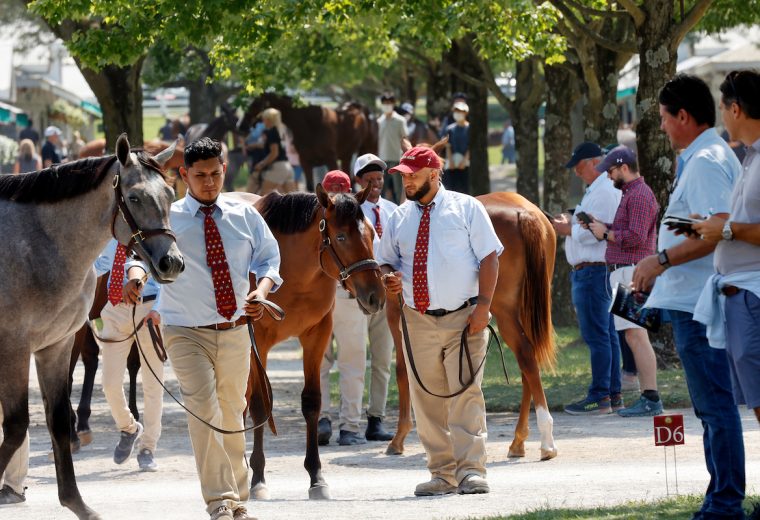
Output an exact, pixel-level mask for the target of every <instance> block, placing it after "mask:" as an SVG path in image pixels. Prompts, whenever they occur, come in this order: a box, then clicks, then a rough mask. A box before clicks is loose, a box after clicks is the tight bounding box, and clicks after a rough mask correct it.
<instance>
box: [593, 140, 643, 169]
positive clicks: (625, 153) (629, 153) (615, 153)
mask: <svg viewBox="0 0 760 520" xmlns="http://www.w3.org/2000/svg"><path fill="white" fill-rule="evenodd" d="M622 164H627V165H628V166H633V167H637V163H636V154H635V153H634V152H633V150H631V149H630V148H628V147H627V146H623V145H620V146H616V147H615V148H613V149H612V150H610V153H608V154H607V156H606V157H605V158H604V159H602V162H600V163H599V164H597V165H596V171H598V172H600V173H601V172H606V171H609V169H610V168H612V167H613V166H620V165H622Z"/></svg>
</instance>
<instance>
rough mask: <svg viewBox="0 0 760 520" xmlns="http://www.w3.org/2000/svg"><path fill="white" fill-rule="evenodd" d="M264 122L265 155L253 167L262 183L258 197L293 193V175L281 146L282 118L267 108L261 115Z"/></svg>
mask: <svg viewBox="0 0 760 520" xmlns="http://www.w3.org/2000/svg"><path fill="white" fill-rule="evenodd" d="M261 120H262V121H263V122H264V134H263V135H262V137H263V139H264V150H266V151H267V155H266V156H265V157H264V158H263V159H261V160H260V161H259V162H258V163H256V165H255V166H254V167H253V171H254V173H259V174H261V178H262V183H261V188H260V189H259V192H258V193H259V195H262V196H264V195H266V194H267V193H270V192H272V191H274V190H278V191H279V192H280V193H290V192H291V191H295V189H296V183H295V174H294V173H293V167H292V166H290V163H289V162H288V156H287V155H286V154H285V146H283V144H282V140H283V136H284V135H285V125H283V124H282V116H281V115H280V111H279V110H277V109H276V108H267V109H266V110H264V111H263V112H262V113H261Z"/></svg>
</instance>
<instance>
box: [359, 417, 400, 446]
mask: <svg viewBox="0 0 760 520" xmlns="http://www.w3.org/2000/svg"><path fill="white" fill-rule="evenodd" d="M364 438H365V439H367V440H368V441H390V440H393V434H392V433H391V432H387V431H385V428H383V420H382V419H381V418H380V417H372V416H367V431H366V432H364Z"/></svg>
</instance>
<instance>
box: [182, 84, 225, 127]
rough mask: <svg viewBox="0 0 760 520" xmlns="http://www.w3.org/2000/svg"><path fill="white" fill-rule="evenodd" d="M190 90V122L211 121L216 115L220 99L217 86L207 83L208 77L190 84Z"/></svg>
mask: <svg viewBox="0 0 760 520" xmlns="http://www.w3.org/2000/svg"><path fill="white" fill-rule="evenodd" d="M188 90H189V91H190V96H189V101H190V124H193V125H194V124H197V123H210V122H211V121H212V120H213V119H214V118H215V117H216V107H217V106H218V105H219V101H218V100H217V96H216V88H215V87H214V85H212V84H208V83H206V78H205V77H203V78H200V79H198V81H195V82H192V83H189V84H188Z"/></svg>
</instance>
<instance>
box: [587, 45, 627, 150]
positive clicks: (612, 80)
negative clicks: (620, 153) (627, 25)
mask: <svg viewBox="0 0 760 520" xmlns="http://www.w3.org/2000/svg"><path fill="white" fill-rule="evenodd" d="M591 55H592V56H593V57H594V58H593V62H594V63H593V65H592V66H587V67H584V68H586V70H589V69H590V70H591V73H592V74H593V75H594V79H593V81H591V82H589V81H586V85H587V94H586V96H587V97H586V105H585V106H584V116H585V118H586V129H585V134H586V140H587V141H593V142H595V143H597V144H599V145H600V146H602V147H604V146H607V145H609V144H615V143H617V130H618V126H620V115H619V113H618V108H617V86H618V73H619V68H618V67H617V63H618V61H619V60H618V54H617V53H615V52H612V51H610V50H608V49H605V48H603V47H600V46H599V45H593V52H592V53H591ZM589 83H591V84H592V85H594V88H591V87H590V86H589Z"/></svg>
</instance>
